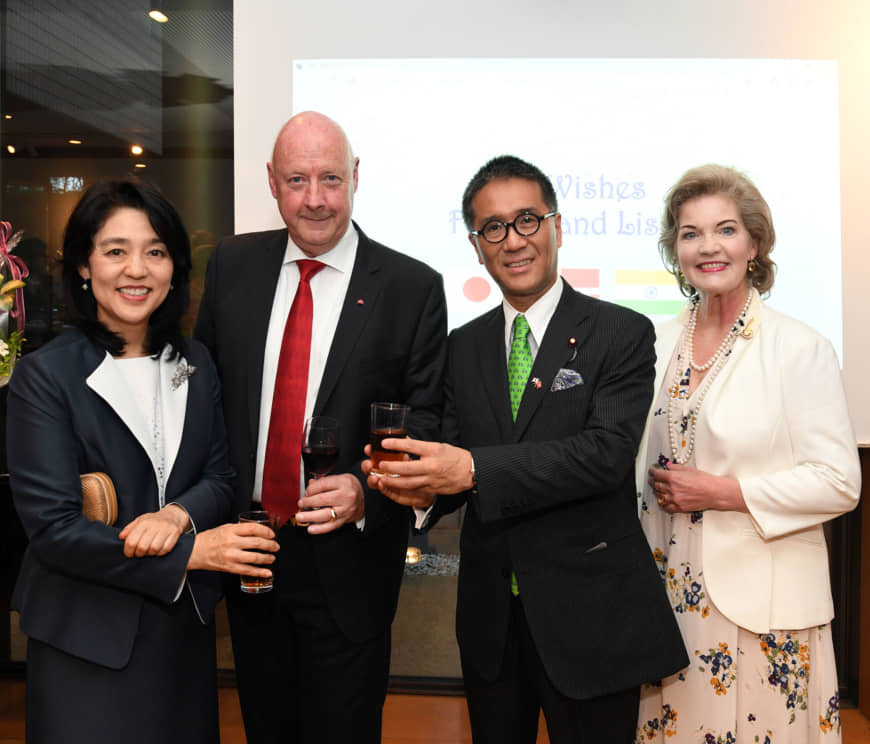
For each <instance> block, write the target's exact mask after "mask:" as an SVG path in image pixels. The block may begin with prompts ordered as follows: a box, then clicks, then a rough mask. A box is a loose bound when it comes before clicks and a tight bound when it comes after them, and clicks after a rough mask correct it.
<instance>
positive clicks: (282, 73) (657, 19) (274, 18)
mask: <svg viewBox="0 0 870 744" xmlns="http://www.w3.org/2000/svg"><path fill="white" fill-rule="evenodd" d="M234 25H235V60H234V67H235V72H234V74H235V81H234V85H235V118H236V127H235V147H236V184H235V185H236V228H237V230H238V231H246V230H254V229H263V228H266V227H272V226H277V225H280V219H279V217H278V215H277V212H276V210H275V208H274V201H273V200H272V198H271V195H270V194H269V191H268V186H267V182H266V170H265V162H266V160H267V159H268V158H269V156H270V154H271V153H270V150H271V145H272V142H273V140H274V137H275V135H276V133H277V131H278V129H279V128H280V126H281V124H282V123H283V122H284V121H286V119H287V118H288V117H289V116H290V114H291V113H293V112H292V111H291V96H292V90H291V79H292V69H291V65H292V60H294V59H310V58H318V59H324V58H353V57H364V58H365V57H368V58H383V57H495V58H503V57H512V56H513V57H671V58H673V57H707V58H711V57H745V58H793V59H833V60H836V61H837V63H838V67H839V76H840V96H839V98H840V147H841V163H840V173H841V198H842V222H841V229H842V244H843V290H844V295H843V296H844V301H843V305H844V313H845V316H844V322H843V337H844V343H843V363H844V378H845V382H846V389H847V394H848V397H849V403H850V408H851V411H852V417H853V422H854V424H855V428H856V431H857V438H858V441H859V442H861V443H870V386H868V385H867V384H865V378H866V377H867V371H868V370H870V343H867V339H868V337H870V334H868V333H867V331H866V330H865V324H866V322H867V319H868V318H870V216H868V213H870V198H868V197H870V187H868V186H865V180H866V179H867V178H868V176H870V149H868V147H867V146H866V145H865V141H866V140H867V139H868V136H870V98H868V96H867V95H866V90H867V86H868V80H870V49H868V46H867V44H866V39H867V38H870V3H868V2H866V0H829V2H826V3H818V2H816V1H815V0H767V1H766V2H764V3H763V4H759V3H758V2H756V1H754V0H732V1H731V2H727V3H726V2H709V3H697V2H690V1H688V0H662V1H661V2H659V3H648V2H646V1H645V0H623V2H620V3H612V2H603V1H602V2H579V1H577V0H539V2H538V3H536V4H534V5H532V4H529V3H528V2H526V1H525V0H523V2H520V1H519V0H499V1H498V2H496V1H495V0H479V1H478V2H467V1H466V2H458V1H457V0H440V2H437V3H433V2H423V1H422V0H408V1H406V2H399V1H398V0H396V1H395V2H389V1H388V0H375V1H374V2H367V3H354V2H350V0H346V1H345V2H337V1H336V0H321V1H320V2H318V3H301V2H299V1H298V0H244V2H236V3H235V5H234ZM677 93H678V92H677V91H674V95H673V98H674V117H675V126H678V125H680V124H681V122H683V123H684V122H685V118H684V116H685V115H684V113H683V112H682V111H681V108H680V107H681V100H680V96H679V95H678V94H677ZM374 114H376V112H373V115H374ZM479 115H480V113H479V112H469V116H479ZM735 115H737V114H735ZM740 115H745V116H750V117H751V116H752V111H746V112H740ZM350 134H351V137H352V136H353V133H352V132H351V133H350ZM807 147H812V143H811V142H808V143H807ZM491 154H492V153H482V154H481V161H482V160H483V159H485V158H486V157H488V156H489V155H491ZM426 156H428V157H432V156H437V154H436V153H422V154H421V160H420V162H418V163H409V178H410V179H411V180H410V181H409V183H412V181H413V177H414V176H415V175H416V176H418V177H420V178H424V177H425V157H426ZM795 157H797V158H800V157H801V154H800V152H796V153H795ZM745 167H746V168H747V169H750V168H751V166H745ZM362 173H363V175H364V171H363V172H362ZM469 175H470V174H469ZM678 175H679V169H675V172H674V174H673V178H674V179H675V178H676V177H677V176H678ZM363 183H364V182H363ZM361 188H362V186H361ZM813 188H814V184H813V183H812V181H811V179H809V178H808V179H807V183H806V189H808V190H810V191H812V190H813ZM458 196H459V195H457V198H458ZM774 219H775V220H776V214H774ZM832 229H833V231H834V232H836V226H832ZM375 237H377V236H375ZM787 248H788V246H785V245H779V246H778V250H779V251H785V250H787ZM650 250H651V251H652V250H654V245H653V244H652V243H651V246H650ZM830 250H831V249H830V248H828V247H826V246H825V245H820V246H819V248H818V257H817V260H818V261H819V263H820V265H821V264H822V263H824V262H826V260H828V256H829V255H830V253H828V256H826V251H830ZM774 257H776V253H775V254H774ZM806 301H807V304H808V305H814V306H818V307H822V306H824V304H825V303H826V302H829V300H828V299H827V298H826V297H819V296H817V295H815V294H813V293H812V292H811V291H809V289H808V292H807V298H806Z"/></svg>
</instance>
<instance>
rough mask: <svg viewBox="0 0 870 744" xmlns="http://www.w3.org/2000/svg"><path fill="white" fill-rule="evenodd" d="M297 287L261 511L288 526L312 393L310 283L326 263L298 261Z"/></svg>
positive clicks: (283, 344) (280, 370)
mask: <svg viewBox="0 0 870 744" xmlns="http://www.w3.org/2000/svg"><path fill="white" fill-rule="evenodd" d="M296 265H297V266H298V267H299V287H298V288H297V289H296V297H294V298H293V305H292V307H291V308H290V314H289V315H288V316H287V323H286V324H285V325H284V338H283V340H282V341H281V356H280V357H279V358H278V374H277V375H276V377H275V392H274V394H273V396H272V416H271V418H270V419H269V438H268V441H267V442H266V460H265V463H264V464H263V508H264V509H268V510H269V511H275V512H278V514H280V515H281V524H284V522H286V521H287V520H288V519H289V518H290V517H291V516H293V515H294V514H295V513H296V511H297V509H296V507H297V503H298V501H299V482H300V477H301V473H300V467H301V463H302V428H303V426H302V425H303V423H304V421H303V419H304V418H305V395H306V393H307V392H308V358H309V356H310V354H311V318H312V315H313V307H312V305H313V303H312V300H311V285H310V284H309V281H310V280H311V277H313V276H314V275H315V274H316V273H317V272H318V271H320V270H321V269H322V268H323V267H324V266H325V264H322V263H321V262H320V261H308V260H301V261H297V262H296Z"/></svg>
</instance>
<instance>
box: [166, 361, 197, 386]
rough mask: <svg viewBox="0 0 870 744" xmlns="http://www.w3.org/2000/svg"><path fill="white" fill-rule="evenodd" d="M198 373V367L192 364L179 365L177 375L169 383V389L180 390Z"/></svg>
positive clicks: (176, 369)
mask: <svg viewBox="0 0 870 744" xmlns="http://www.w3.org/2000/svg"><path fill="white" fill-rule="evenodd" d="M194 372H196V367H194V366H193V365H192V364H185V363H182V364H179V365H178V366H177V367H176V368H175V374H174V375H172V380H171V381H170V383H169V387H171V388H172V389H173V390H178V388H180V387H181V386H182V385H183V384H184V383H185V382H187V381H188V379H190V377H192V376H193V373H194Z"/></svg>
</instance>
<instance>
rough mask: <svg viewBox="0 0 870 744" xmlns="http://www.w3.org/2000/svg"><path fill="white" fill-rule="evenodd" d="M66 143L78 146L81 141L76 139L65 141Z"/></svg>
mask: <svg viewBox="0 0 870 744" xmlns="http://www.w3.org/2000/svg"><path fill="white" fill-rule="evenodd" d="M67 142H69V143H70V144H71V145H80V144H81V143H82V141H81V140H77V139H71V140H67Z"/></svg>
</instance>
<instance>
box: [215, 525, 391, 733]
mask: <svg viewBox="0 0 870 744" xmlns="http://www.w3.org/2000/svg"><path fill="white" fill-rule="evenodd" d="M316 539H317V537H313V536H310V535H308V534H307V532H306V531H305V530H304V529H302V528H299V527H293V526H289V525H288V526H286V527H283V528H282V529H281V530H280V531H279V534H278V542H279V543H280V544H281V550H280V551H279V552H278V559H277V560H276V562H275V564H273V566H274V574H275V588H274V589H273V591H271V592H268V593H266V594H251V595H245V594H242V593H241V592H240V591H239V589H238V586H237V584H238V578H237V577H236V586H235V588H230V589H229V590H228V593H227V608H228V614H229V618H230V630H231V633H232V641H233V655H234V657H235V666H236V679H237V682H238V688H239V700H240V702H241V707H242V717H243V719H244V723H245V734H246V736H247V740H248V744H278V743H279V742H280V743H281V744H294V743H296V742H298V743H300V744H303V743H304V744H314V743H315V742H316V743H317V744H355V743H358V744H377V742H380V740H381V715H382V710H383V705H384V700H385V698H386V693H387V678H388V675H389V667H390V631H389V628H388V629H387V630H386V632H385V633H383V634H382V635H380V636H378V637H376V638H374V639H372V640H370V641H367V642H365V643H352V642H351V641H349V640H348V639H347V638H346V637H345V636H344V634H343V633H342V632H341V631H340V630H339V628H338V626H337V625H336V624H335V621H334V620H333V617H332V613H331V612H330V610H329V606H328V603H327V599H326V596H325V595H324V593H323V590H322V588H321V586H320V581H319V577H318V575H317V567H316V565H315V561H314V555H313V550H312V541H313V540H316Z"/></svg>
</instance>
